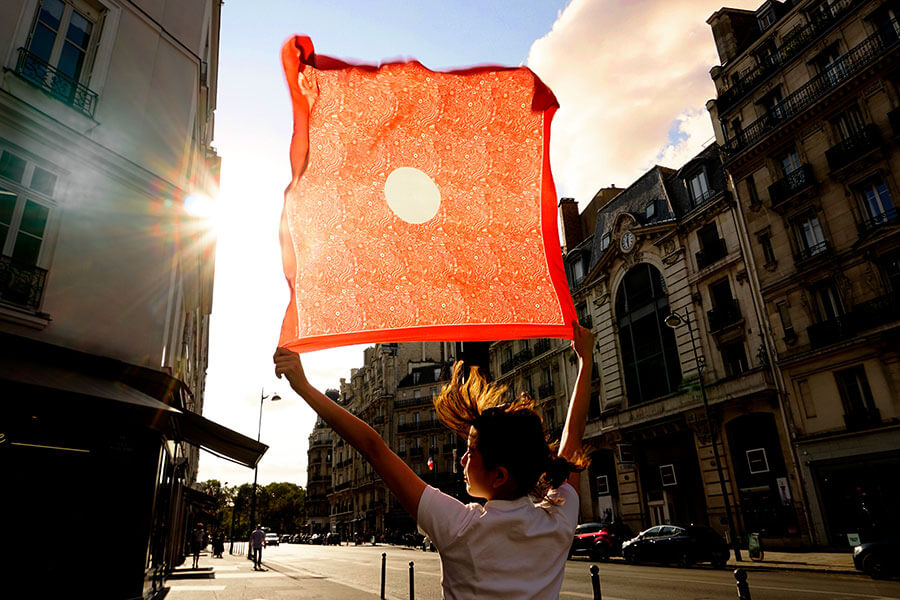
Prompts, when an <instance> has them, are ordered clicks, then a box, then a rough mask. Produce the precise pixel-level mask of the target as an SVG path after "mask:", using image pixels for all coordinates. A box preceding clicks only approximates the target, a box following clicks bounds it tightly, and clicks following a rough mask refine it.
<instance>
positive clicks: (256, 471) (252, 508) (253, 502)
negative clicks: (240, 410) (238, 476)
mask: <svg viewBox="0 0 900 600" xmlns="http://www.w3.org/2000/svg"><path fill="white" fill-rule="evenodd" d="M267 398H271V399H272V402H278V401H279V400H281V396H279V395H278V394H270V395H268V396H267V395H266V389H265V388H263V389H262V390H261V391H260V392H259V427H257V428H256V441H257V442H258V441H259V438H260V435H262V409H263V400H266V399H267ZM258 474H259V465H257V466H255V467H253V495H252V496H250V531H253V526H254V525H256V476H257V475H258ZM248 546H250V547H249V548H247V557H248V558H253V554H252V552H253V545H252V544H248Z"/></svg>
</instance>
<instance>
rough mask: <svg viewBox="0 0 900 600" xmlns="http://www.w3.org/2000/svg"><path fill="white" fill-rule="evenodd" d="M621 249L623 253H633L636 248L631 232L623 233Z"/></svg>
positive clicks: (620, 241)
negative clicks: (632, 250)
mask: <svg viewBox="0 0 900 600" xmlns="http://www.w3.org/2000/svg"><path fill="white" fill-rule="evenodd" d="M619 248H621V250H622V252H631V249H632V248H634V234H633V233H631V232H630V231H626V232H625V233H623V234H622V237H621V238H619Z"/></svg>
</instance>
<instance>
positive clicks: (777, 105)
mask: <svg viewBox="0 0 900 600" xmlns="http://www.w3.org/2000/svg"><path fill="white" fill-rule="evenodd" d="M760 104H761V105H762V106H763V108H765V109H766V114H768V116H769V118H770V119H772V120H773V121H780V120H781V119H782V118H783V117H784V107H783V106H782V105H781V90H780V89H775V90H772V91H771V92H769V93H768V94H766V95H765V96H764V97H763V98H762V99H761V101H760Z"/></svg>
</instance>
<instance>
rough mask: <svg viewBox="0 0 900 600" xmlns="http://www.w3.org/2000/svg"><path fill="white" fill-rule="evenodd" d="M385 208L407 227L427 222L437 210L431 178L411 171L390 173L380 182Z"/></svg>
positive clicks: (437, 198) (438, 203) (437, 195)
mask: <svg viewBox="0 0 900 600" xmlns="http://www.w3.org/2000/svg"><path fill="white" fill-rule="evenodd" d="M384 197H385V200H387V204H388V206H389V207H390V208H391V210H392V211H394V214H395V215H397V218H399V219H403V220H404V221H406V222H407V223H412V224H413V225H419V224H421V223H425V222H426V221H430V220H431V219H433V218H434V216H435V215H436V214H437V212H438V209H439V208H440V207H441V191H440V190H439V189H438V186H437V184H436V183H435V182H434V180H433V179H431V177H429V176H428V175H426V174H425V172H424V171H420V170H419V169H416V168H414V167H398V168H396V169H394V170H393V171H392V172H391V174H390V175H388V176H387V179H386V180H385V182H384Z"/></svg>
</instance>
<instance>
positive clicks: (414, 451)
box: [409, 448, 423, 458]
mask: <svg viewBox="0 0 900 600" xmlns="http://www.w3.org/2000/svg"><path fill="white" fill-rule="evenodd" d="M422 454H423V450H422V449H421V448H410V449H409V457H410V458H417V457H418V458H421V457H422Z"/></svg>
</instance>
